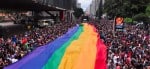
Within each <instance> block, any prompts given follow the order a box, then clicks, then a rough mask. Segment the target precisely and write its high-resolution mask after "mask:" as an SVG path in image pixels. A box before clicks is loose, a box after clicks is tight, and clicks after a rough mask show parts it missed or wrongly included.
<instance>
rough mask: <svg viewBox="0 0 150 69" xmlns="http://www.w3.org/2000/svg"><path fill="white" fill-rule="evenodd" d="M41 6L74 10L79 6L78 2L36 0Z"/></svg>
mask: <svg viewBox="0 0 150 69" xmlns="http://www.w3.org/2000/svg"><path fill="white" fill-rule="evenodd" d="M36 1H37V2H38V3H40V4H44V5H51V6H55V7H60V8H63V9H67V10H72V9H74V8H76V6H77V0H36Z"/></svg>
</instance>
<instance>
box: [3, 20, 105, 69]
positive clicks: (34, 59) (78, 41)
mask: <svg viewBox="0 0 150 69" xmlns="http://www.w3.org/2000/svg"><path fill="white" fill-rule="evenodd" d="M106 55H107V51H106V46H105V45H104V44H103V42H102V41H101V40H100V36H99V34H98V33H97V32H96V29H95V27H94V26H92V25H90V24H87V23H83V24H81V25H77V26H76V27H74V28H72V29H70V30H69V31H68V32H67V33H66V34H65V35H63V36H61V37H59V38H58V39H56V40H55V41H53V42H52V43H49V44H47V45H45V46H42V47H39V48H37V49H36V50H34V51H33V52H31V53H29V54H28V55H27V56H25V57H24V58H22V59H21V60H20V61H18V62H16V63H14V64H12V65H9V66H7V67H5V68H4V69H106Z"/></svg>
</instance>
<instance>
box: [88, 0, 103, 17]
mask: <svg viewBox="0 0 150 69" xmlns="http://www.w3.org/2000/svg"><path fill="white" fill-rule="evenodd" d="M104 3H105V0H92V3H91V4H90V6H89V7H88V8H87V9H86V12H88V13H89V14H90V15H91V16H93V17H96V12H97V10H98V9H102V8H101V7H103V5H104Z"/></svg>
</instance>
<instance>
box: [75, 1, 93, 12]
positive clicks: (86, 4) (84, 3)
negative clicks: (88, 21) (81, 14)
mask: <svg viewBox="0 0 150 69" xmlns="http://www.w3.org/2000/svg"><path fill="white" fill-rule="evenodd" d="M78 2H79V3H81V7H82V8H83V9H84V10H85V9H86V8H87V7H88V6H89V5H90V3H91V2H92V0H78Z"/></svg>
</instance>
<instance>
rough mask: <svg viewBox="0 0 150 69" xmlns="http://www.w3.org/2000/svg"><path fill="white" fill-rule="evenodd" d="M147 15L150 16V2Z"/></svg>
mask: <svg viewBox="0 0 150 69" xmlns="http://www.w3.org/2000/svg"><path fill="white" fill-rule="evenodd" d="M145 13H146V15H147V16H149V17H150V4H149V5H148V6H147V8H146V12H145Z"/></svg>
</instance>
